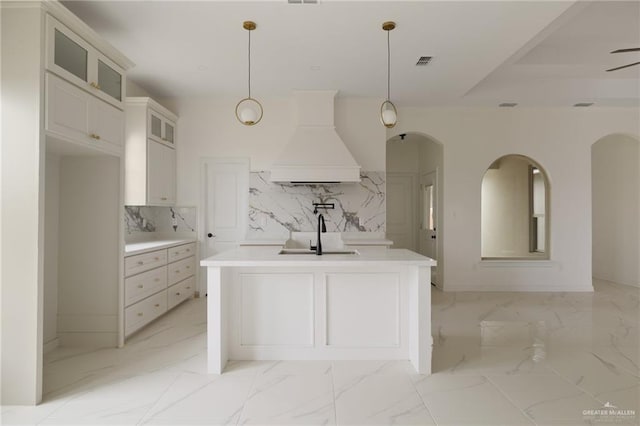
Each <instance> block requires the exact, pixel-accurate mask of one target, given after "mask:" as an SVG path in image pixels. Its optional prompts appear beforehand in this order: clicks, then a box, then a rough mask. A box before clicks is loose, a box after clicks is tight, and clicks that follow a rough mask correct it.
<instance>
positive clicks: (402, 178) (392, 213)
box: [387, 173, 415, 250]
mask: <svg viewBox="0 0 640 426" xmlns="http://www.w3.org/2000/svg"><path fill="white" fill-rule="evenodd" d="M414 181H415V176H414V175H412V174H396V173H388V174H387V238H389V239H390V240H391V241H393V248H406V249H409V250H415V227H414V216H415V215H414V212H415V209H414V205H415V204H414Z"/></svg>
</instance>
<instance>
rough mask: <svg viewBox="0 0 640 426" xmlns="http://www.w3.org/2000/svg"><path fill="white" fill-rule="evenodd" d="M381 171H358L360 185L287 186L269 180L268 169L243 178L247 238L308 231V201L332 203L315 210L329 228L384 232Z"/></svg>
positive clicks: (311, 218) (312, 219)
mask: <svg viewBox="0 0 640 426" xmlns="http://www.w3.org/2000/svg"><path fill="white" fill-rule="evenodd" d="M385 176H386V175H385V173H384V172H361V173H360V177H361V182H360V183H343V184H314V185H293V184H282V183H274V182H271V181H269V172H266V171H260V172H252V173H251V175H250V177H249V222H248V230H247V239H249V240H251V239H269V238H282V237H284V238H286V237H287V236H288V235H289V231H313V230H315V229H316V226H317V216H316V215H315V214H314V213H313V204H312V203H314V202H320V203H334V204H335V209H333V210H319V212H320V213H322V214H323V215H324V217H325V220H326V226H327V231H329V232H382V233H384V232H385V224H386V180H385Z"/></svg>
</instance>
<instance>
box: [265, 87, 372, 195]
mask: <svg viewBox="0 0 640 426" xmlns="http://www.w3.org/2000/svg"><path fill="white" fill-rule="evenodd" d="M336 93H338V92H337V91H336V90H313V91H311V90H309V91H296V92H293V96H294V101H295V105H296V109H297V114H298V118H297V125H296V128H295V129H294V132H293V136H292V137H291V140H290V141H289V144H288V145H287V146H286V147H285V149H284V150H283V151H282V152H281V153H280V155H279V157H278V158H277V159H276V161H275V162H274V163H273V165H272V166H271V181H272V182H290V183H329V182H360V166H359V165H358V164H357V163H356V160H355V159H354V158H353V155H351V153H350V152H349V149H347V147H346V146H345V144H344V142H342V139H341V138H340V136H338V133H336V128H335V125H334V121H333V119H334V111H333V104H334V98H335V96H336Z"/></svg>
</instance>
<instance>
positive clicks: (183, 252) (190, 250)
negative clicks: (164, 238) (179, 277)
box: [167, 243, 196, 262]
mask: <svg viewBox="0 0 640 426" xmlns="http://www.w3.org/2000/svg"><path fill="white" fill-rule="evenodd" d="M167 251H168V252H169V256H168V257H169V262H175V261H176V260H180V259H184V258H186V257H189V256H193V255H194V254H196V243H191V244H184V245H181V246H177V247H171V248H170V249H168V250H167Z"/></svg>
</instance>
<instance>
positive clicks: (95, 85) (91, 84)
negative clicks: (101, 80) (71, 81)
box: [89, 81, 100, 90]
mask: <svg viewBox="0 0 640 426" xmlns="http://www.w3.org/2000/svg"><path fill="white" fill-rule="evenodd" d="M89 86H91V87H93V88H94V89H98V90H100V85H99V84H98V83H94V82H93V81H92V82H91V83H89Z"/></svg>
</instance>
